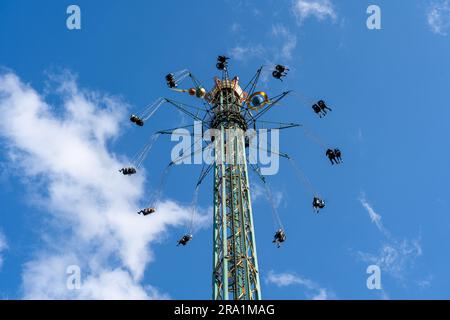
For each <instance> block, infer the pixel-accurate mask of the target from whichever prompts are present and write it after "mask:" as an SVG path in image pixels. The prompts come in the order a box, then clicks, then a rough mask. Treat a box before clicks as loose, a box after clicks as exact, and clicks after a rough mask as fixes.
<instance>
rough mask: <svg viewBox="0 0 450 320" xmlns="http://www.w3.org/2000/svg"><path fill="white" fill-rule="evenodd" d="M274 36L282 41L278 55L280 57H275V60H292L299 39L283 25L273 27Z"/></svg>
mask: <svg viewBox="0 0 450 320" xmlns="http://www.w3.org/2000/svg"><path fill="white" fill-rule="evenodd" d="M272 36H274V37H275V38H278V39H280V40H281V41H282V44H281V46H280V49H279V50H278V51H279V53H278V54H277V55H278V56H279V57H277V56H275V59H277V60H278V59H280V58H281V59H284V60H291V59H292V53H293V52H294V50H295V48H296V47H297V37H296V36H295V35H294V34H292V33H291V32H290V31H289V29H288V28H286V27H285V26H283V25H281V24H277V25H273V26H272Z"/></svg>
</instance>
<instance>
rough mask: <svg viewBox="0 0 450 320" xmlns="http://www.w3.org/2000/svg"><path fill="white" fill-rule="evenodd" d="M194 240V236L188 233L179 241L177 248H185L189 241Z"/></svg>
mask: <svg viewBox="0 0 450 320" xmlns="http://www.w3.org/2000/svg"><path fill="white" fill-rule="evenodd" d="M191 240H192V234H190V233H188V234H185V235H184V236H183V237H182V238H181V239H180V240H178V244H177V247H178V246H179V245H180V244H181V245H183V246H185V245H186V244H187V243H188V242H189V241H191Z"/></svg>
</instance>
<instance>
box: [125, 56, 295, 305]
mask: <svg viewBox="0 0 450 320" xmlns="http://www.w3.org/2000/svg"><path fill="white" fill-rule="evenodd" d="M227 60H228V58H227V57H224V56H219V57H218V60H217V65H216V67H217V69H219V70H220V71H221V72H222V76H221V78H218V77H216V78H215V80H214V81H215V83H214V87H213V88H212V89H211V90H209V91H207V90H206V89H205V88H204V87H203V86H202V84H201V83H200V82H199V81H198V80H197V79H196V78H195V77H194V76H193V74H192V73H191V72H190V71H189V70H187V69H184V70H181V71H179V72H175V73H170V74H168V75H166V82H167V85H168V87H169V88H170V89H172V90H173V91H177V92H187V93H189V95H191V96H195V97H196V98H199V99H200V100H201V101H202V103H203V108H202V107H198V106H192V105H187V104H185V103H181V102H177V101H174V100H171V99H168V98H159V99H157V100H156V101H155V103H154V104H152V105H150V106H149V107H147V108H146V109H145V110H143V111H142V112H140V113H137V114H133V115H132V116H131V118H130V120H131V121H132V122H134V123H135V124H136V125H138V126H143V125H144V122H145V121H147V120H148V119H149V118H150V117H151V116H152V115H153V114H154V113H155V112H156V110H157V109H158V108H159V107H160V106H161V105H162V104H163V103H169V104H170V105H172V106H174V107H175V108H176V109H178V110H179V111H181V112H183V113H184V114H185V115H187V116H189V117H190V118H192V119H193V120H195V121H196V123H200V124H201V128H202V130H203V138H204V136H205V133H206V131H205V130H209V131H210V132H211V135H210V143H209V144H208V145H207V146H206V147H203V145H202V144H201V143H200V144H201V146H200V148H199V149H198V150H194V151H193V152H192V153H191V154H188V155H182V156H181V157H180V158H178V159H175V160H173V161H172V162H171V163H170V164H169V166H168V168H169V167H171V166H172V165H174V164H177V163H178V162H179V161H182V160H184V159H186V158H188V157H191V156H193V155H195V154H197V153H198V152H199V151H201V152H203V151H205V150H206V148H209V147H212V146H213V147H214V149H213V158H212V160H213V161H211V162H210V163H208V164H206V163H204V164H203V169H202V171H201V174H200V177H199V180H198V182H197V186H196V188H195V193H194V201H193V203H194V205H193V208H194V209H193V216H192V221H191V225H190V227H189V231H188V232H187V233H186V234H185V235H184V236H183V237H182V238H181V239H180V241H179V242H178V245H182V246H185V245H186V244H187V243H188V242H189V241H190V240H191V239H192V233H193V229H194V227H195V222H194V217H195V207H196V202H197V194H198V190H199V186H200V184H201V183H202V181H203V180H204V178H205V177H206V176H207V175H208V174H209V172H210V171H213V172H214V177H213V203H214V217H213V222H214V226H213V270H212V286H213V295H212V298H213V299H214V300H260V299H261V287H260V279H259V268H258V258H257V255H256V242H255V230H254V225H253V214H252V202H251V199H250V184H249V179H248V167H251V169H252V170H253V171H255V172H256V173H257V174H258V176H259V177H260V178H261V180H262V181H263V182H264V183H265V178H264V177H263V176H262V175H261V172H260V170H259V169H260V168H259V166H258V164H255V163H254V162H251V161H249V157H248V156H247V152H248V150H250V149H251V148H252V144H251V141H252V138H251V137H254V136H255V134H256V132H255V131H253V132H252V135H248V133H250V130H255V129H257V125H258V124H259V123H260V122H263V123H264V128H266V129H285V128H291V127H296V126H298V125H297V124H293V123H280V122H271V121H260V120H258V119H259V118H260V117H261V116H262V115H264V114H265V113H266V112H267V111H269V110H270V109H271V108H272V107H273V106H274V105H276V104H277V103H278V102H279V101H280V100H281V99H283V98H284V97H285V96H286V95H287V94H288V93H289V92H283V93H281V94H279V95H276V96H273V97H271V98H270V99H269V97H268V95H267V94H266V93H265V92H262V91H259V92H256V86H257V84H258V80H259V78H260V76H261V73H262V72H263V69H264V67H260V68H259V69H258V70H257V72H256V74H255V75H254V76H253V77H252V79H251V80H250V81H249V83H248V84H247V85H246V86H244V88H241V87H240V84H239V78H238V77H234V78H233V79H230V78H229V75H228V61H227ZM286 70H288V69H286V68H285V67H284V66H281V65H277V66H276V68H275V70H272V71H273V73H272V75H273V76H274V77H275V78H277V79H280V78H281V77H282V76H285V75H286ZM187 77H189V78H191V80H192V82H193V84H194V87H192V88H189V89H180V88H178V85H179V83H180V81H181V80H182V79H184V78H187ZM192 110H194V111H192ZM267 123H271V124H274V123H276V124H278V125H280V127H277V128H267ZM186 127H191V126H186ZM186 127H183V128H186ZM192 127H194V132H193V136H194V137H195V136H196V133H195V125H194V126H192ZM174 130H175V129H168V130H161V131H158V132H156V133H155V135H154V136H156V138H157V137H158V136H159V135H161V134H172V133H173V132H174ZM197 136H198V135H197ZM156 138H152V139H151V141H150V142H149V144H147V145H146V146H145V147H144V149H143V151H142V152H141V153H140V154H138V155H137V157H135V158H136V159H137V160H136V162H135V163H133V165H134V167H136V168H139V167H140V166H141V165H142V162H143V160H144V159H145V157H146V155H147V154H148V152H149V150H150V149H151V145H152V144H153V142H154V140H155V139H156ZM253 147H254V145H253ZM266 151H267V150H266ZM279 155H281V156H284V157H286V158H288V156H287V155H282V154H279ZM134 167H132V168H124V169H123V173H124V174H133V173H135V172H136V170H135V168H134ZM166 172H167V169H166V171H164V173H163V176H164V175H165V173H166ZM162 181H164V180H163V179H162ZM162 185H163V183H161V186H162ZM145 210H147V211H145ZM145 210H144V211H142V212H144V213H145V212H149V213H153V212H155V211H156V209H155V208H147V209H145ZM273 211H275V208H274V209H273ZM280 225H281V223H280Z"/></svg>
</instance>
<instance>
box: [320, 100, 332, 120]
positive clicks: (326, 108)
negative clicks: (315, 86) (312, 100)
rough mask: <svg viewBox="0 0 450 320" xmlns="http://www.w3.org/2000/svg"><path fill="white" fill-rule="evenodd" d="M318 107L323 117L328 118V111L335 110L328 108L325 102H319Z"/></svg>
mask: <svg viewBox="0 0 450 320" xmlns="http://www.w3.org/2000/svg"><path fill="white" fill-rule="evenodd" d="M317 105H318V106H319V108H320V110H321V112H322V115H323V116H326V114H327V110H328V111H333V110H331V108H330V107H328V106H327V104H326V103H325V101H323V100H319V101H317Z"/></svg>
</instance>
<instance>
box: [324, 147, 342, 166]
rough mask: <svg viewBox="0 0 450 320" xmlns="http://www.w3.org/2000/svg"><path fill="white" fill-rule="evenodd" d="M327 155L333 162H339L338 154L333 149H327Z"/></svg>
mask: <svg viewBox="0 0 450 320" xmlns="http://www.w3.org/2000/svg"><path fill="white" fill-rule="evenodd" d="M325 155H326V156H327V157H328V159H330V162H331V164H335V163H336V164H338V163H339V162H338V161H337V159H336V154H335V153H334V151H333V150H331V149H327V151H326V152H325Z"/></svg>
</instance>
